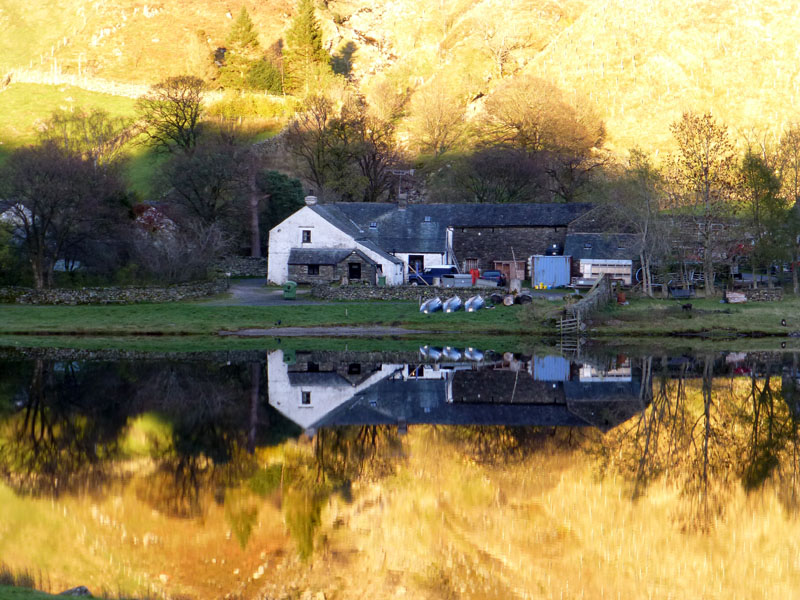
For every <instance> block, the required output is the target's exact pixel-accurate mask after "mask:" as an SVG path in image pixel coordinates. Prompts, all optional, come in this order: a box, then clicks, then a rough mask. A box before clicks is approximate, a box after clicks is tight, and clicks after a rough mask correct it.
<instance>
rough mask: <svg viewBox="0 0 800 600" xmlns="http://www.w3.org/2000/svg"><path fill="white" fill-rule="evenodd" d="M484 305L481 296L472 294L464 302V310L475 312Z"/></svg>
mask: <svg viewBox="0 0 800 600" xmlns="http://www.w3.org/2000/svg"><path fill="white" fill-rule="evenodd" d="M484 306H486V302H485V301H484V299H483V296H473V297H472V298H470V299H469V300H467V301H466V302H465V303H464V310H465V311H467V312H475V311H476V310H480V309H482V308H483V307H484Z"/></svg>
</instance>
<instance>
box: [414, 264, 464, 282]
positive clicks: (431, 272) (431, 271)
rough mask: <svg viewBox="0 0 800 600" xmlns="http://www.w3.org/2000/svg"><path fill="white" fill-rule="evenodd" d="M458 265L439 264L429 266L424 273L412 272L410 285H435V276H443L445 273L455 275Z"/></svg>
mask: <svg viewBox="0 0 800 600" xmlns="http://www.w3.org/2000/svg"><path fill="white" fill-rule="evenodd" d="M456 273H458V267H456V266H455V265H438V266H435V267H427V268H425V270H423V271H422V273H411V274H410V275H409V276H408V284H409V285H433V279H434V277H438V278H442V277H444V276H445V275H455V274H456Z"/></svg>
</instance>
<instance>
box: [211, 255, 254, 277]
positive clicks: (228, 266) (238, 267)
mask: <svg viewBox="0 0 800 600" xmlns="http://www.w3.org/2000/svg"><path fill="white" fill-rule="evenodd" d="M216 267H217V270H219V271H220V272H221V273H226V274H227V273H230V276H231V277H266V276H267V259H266V258H254V257H252V256H229V257H228V258H225V259H223V260H221V261H220V262H219V263H217V265H216Z"/></svg>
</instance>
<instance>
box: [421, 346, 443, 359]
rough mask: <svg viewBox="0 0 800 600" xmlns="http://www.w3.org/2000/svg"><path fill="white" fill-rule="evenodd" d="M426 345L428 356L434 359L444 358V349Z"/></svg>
mask: <svg viewBox="0 0 800 600" xmlns="http://www.w3.org/2000/svg"><path fill="white" fill-rule="evenodd" d="M425 347H426V348H427V349H428V358H430V359H432V360H439V359H440V358H442V351H441V350H439V349H438V348H432V347H428V346H425Z"/></svg>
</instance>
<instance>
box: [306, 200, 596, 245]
mask: <svg viewBox="0 0 800 600" xmlns="http://www.w3.org/2000/svg"><path fill="white" fill-rule="evenodd" d="M591 208H592V205H591V204H578V203H572V204H530V203H529V204H411V205H408V206H407V207H406V208H401V207H400V206H398V205H397V204H385V203H370V202H339V203H335V204H316V205H314V206H312V207H311V209H312V210H314V211H315V212H316V213H317V214H319V215H321V216H322V217H324V218H325V219H326V220H328V221H329V222H330V223H332V224H333V225H334V226H336V227H337V228H339V229H341V230H342V231H344V232H345V233H347V234H349V235H351V236H353V238H354V239H356V240H358V241H360V242H361V241H362V240H363V241H366V240H369V241H372V242H373V243H375V244H377V245H378V246H380V247H381V248H383V249H384V250H386V251H388V252H419V253H444V252H445V251H446V250H447V247H446V246H447V228H448V227H565V226H566V225H568V224H569V223H571V222H572V221H574V220H575V219H576V218H578V217H579V216H581V215H582V214H584V213H586V212H588V211H589V210H590V209H591Z"/></svg>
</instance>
